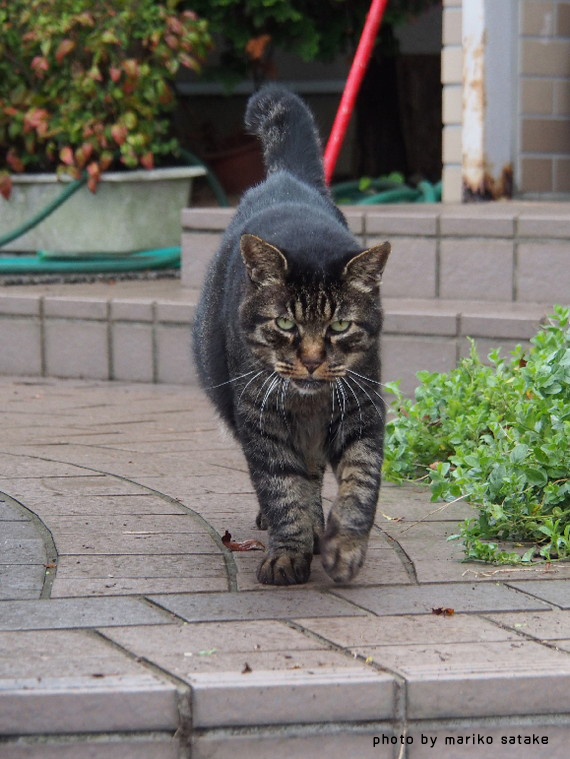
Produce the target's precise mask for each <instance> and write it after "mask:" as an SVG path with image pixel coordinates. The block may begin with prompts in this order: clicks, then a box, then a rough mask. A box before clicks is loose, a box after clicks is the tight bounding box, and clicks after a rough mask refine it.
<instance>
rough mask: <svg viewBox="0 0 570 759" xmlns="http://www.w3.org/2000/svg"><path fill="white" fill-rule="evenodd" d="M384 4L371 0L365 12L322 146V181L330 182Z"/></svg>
mask: <svg viewBox="0 0 570 759" xmlns="http://www.w3.org/2000/svg"><path fill="white" fill-rule="evenodd" d="M387 4H388V0H372V3H371V4H370V10H369V11H368V15H367V16H366V21H365V22H364V29H363V30H362V34H361V36H360V42H359V43H358V48H357V50H356V55H355V56H354V60H353V62H352V66H351V67H350V72H349V74H348V79H347V80H346V85H345V87H344V92H343V93H342V98H341V101H340V105H339V107H338V111H337V113H336V117H335V120H334V124H333V126H332V129H331V133H330V137H329V141H328V142H327V147H326V150H325V156H324V166H325V181H326V183H327V184H330V181H331V178H332V175H333V171H334V167H335V166H336V162H337V159H338V154H339V153H340V149H341V147H342V142H343V140H344V135H345V134H346V129H347V127H348V122H349V121H350V117H351V115H352V111H353V109H354V103H355V101H356V96H357V95H358V90H359V89H360V85H361V83H362V78H363V77H364V73H365V71H366V68H367V66H368V61H369V60H370V56H371V54H372V48H373V47H374V42H375V40H376V35H377V33H378V28H379V26H380V22H381V21H382V16H383V15H384V11H385V10H386V5H387Z"/></svg>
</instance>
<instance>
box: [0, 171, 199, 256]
mask: <svg viewBox="0 0 570 759" xmlns="http://www.w3.org/2000/svg"><path fill="white" fill-rule="evenodd" d="M205 173H206V172H205V170H204V169H203V168H201V167H190V166H184V167H181V168H172V169H154V170H151V171H146V170H137V171H125V172H116V173H106V174H103V177H102V179H101V182H100V183H99V186H98V188H97V192H96V193H95V194H93V193H92V192H90V191H89V190H88V189H87V186H84V187H82V188H81V189H80V190H78V191H77V192H76V193H75V194H74V195H72V196H71V197H70V198H68V200H67V201H66V202H65V203H64V204H63V205H62V206H60V207H59V208H58V209H57V210H56V211H54V212H53V213H52V214H51V215H50V216H49V217H48V218H47V219H45V220H44V221H42V222H41V223H40V224H38V226H37V227H35V228H34V229H32V230H30V231H29V232H27V233H26V234H25V235H23V236H22V237H20V238H18V239H17V240H14V241H13V242H11V243H9V244H8V245H6V246H4V247H3V248H2V249H1V250H2V251H33V252H35V251H37V250H54V251H61V252H65V253H69V252H74V251H78V252H101V253H112V252H117V253H125V252H129V251H135V250H151V249H155V248H167V247H174V246H178V245H180V234H181V230H180V211H181V210H182V208H185V207H186V206H187V205H188V203H189V198H190V191H191V187H192V179H193V178H194V177H198V176H203V175H204V174H205ZM12 179H13V183H14V184H13V190H12V196H11V198H10V200H9V201H6V200H5V199H4V198H0V235H3V234H6V233H7V232H11V231H12V230H14V229H15V228H16V227H18V226H20V225H21V224H23V223H24V222H26V221H28V219H30V217H32V216H33V215H34V214H36V213H37V212H38V211H40V210H41V209H42V208H44V207H45V206H46V205H47V204H48V203H49V202H50V201H52V200H53V199H54V198H56V197H57V196H58V195H59V194H60V193H61V192H62V190H63V189H64V187H65V183H64V182H62V181H58V179H57V178H56V176H55V175H51V174H28V175H25V174H22V175H16V176H13V177H12ZM68 181H69V180H68Z"/></svg>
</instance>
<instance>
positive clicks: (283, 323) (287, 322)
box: [275, 316, 295, 332]
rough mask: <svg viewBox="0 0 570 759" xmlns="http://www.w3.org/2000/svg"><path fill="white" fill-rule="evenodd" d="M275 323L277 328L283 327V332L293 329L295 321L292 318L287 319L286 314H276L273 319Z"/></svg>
mask: <svg viewBox="0 0 570 759" xmlns="http://www.w3.org/2000/svg"><path fill="white" fill-rule="evenodd" d="M275 323H276V324H277V326H278V327H279V329H284V330H285V332H291V330H292V329H295V322H294V321H293V320H292V319H288V318H287V317H286V316H278V317H277V319H275Z"/></svg>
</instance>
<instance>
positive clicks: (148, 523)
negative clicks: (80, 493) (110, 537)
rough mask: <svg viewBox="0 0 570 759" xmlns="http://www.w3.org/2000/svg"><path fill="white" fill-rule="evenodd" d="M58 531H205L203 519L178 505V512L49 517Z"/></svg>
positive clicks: (194, 532)
mask: <svg viewBox="0 0 570 759" xmlns="http://www.w3.org/2000/svg"><path fill="white" fill-rule="evenodd" d="M46 523H47V524H48V525H49V527H50V528H51V529H53V531H54V532H55V533H57V534H58V535H66V534H67V533H70V534H75V533H77V532H79V531H82V532H84V533H86V534H91V533H100V532H103V531H104V532H113V533H115V534H116V535H118V536H128V535H133V534H134V535H143V536H144V535H146V534H147V533H152V534H155V533H160V534H163V535H164V534H169V533H172V534H175V535H176V534H181V533H184V534H186V533H192V534H194V535H196V534H198V533H199V534H207V533H208V529H207V527H206V526H205V525H204V523H203V522H202V521H201V520H199V519H196V518H195V517H194V516H193V515H191V514H188V512H184V511H183V510H182V509H181V513H180V514H169V515H158V516H155V515H154V514H149V515H139V514H137V515H133V516H131V515H128V514H123V515H120V516H112V515H110V514H109V515H105V516H100V515H99V514H94V515H90V516H68V515H66V516H65V517H50V518H49V520H47V522H46Z"/></svg>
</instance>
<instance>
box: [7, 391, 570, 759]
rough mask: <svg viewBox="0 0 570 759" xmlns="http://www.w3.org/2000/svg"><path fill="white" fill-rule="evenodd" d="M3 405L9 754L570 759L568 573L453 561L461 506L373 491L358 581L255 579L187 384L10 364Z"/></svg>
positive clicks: (202, 412) (213, 426) (231, 483)
mask: <svg viewBox="0 0 570 759" xmlns="http://www.w3.org/2000/svg"><path fill="white" fill-rule="evenodd" d="M0 409H1V411H0V417H1V425H2V437H1V438H0V460H1V466H0V599H1V600H0V757H2V759H20V758H21V757H22V758H24V757H25V758H26V759H29V758H32V757H33V759H52V757H56V756H57V757H58V758H63V759H68V758H71V757H73V758H74V759H75V758H76V757H77V758H78V759H85V758H86V757H89V758H90V759H103V757H104V758H105V759H130V757H141V758H142V759H163V758H166V757H168V758H172V759H173V758H174V757H190V756H191V757H193V758H195V759H196V758H198V759H201V758H202V757H204V758H205V757H210V758H211V757H214V758H216V759H219V758H221V757H230V756H231V757H232V759H242V757H243V758H245V757H250V756H251V755H252V754H253V753H255V755H256V756H260V757H269V756H270V757H272V759H281V757H309V758H311V757H316V756H319V757H320V756H327V757H329V758H331V759H336V758H337V757H343V758H344V757H387V758H389V759H423V758H425V757H429V758H430V759H435V758H436V757H437V758H438V759H439V757H445V758H447V757H451V758H453V757H469V758H470V759H478V757H513V758H516V759H521V758H522V759H525V758H526V757H531V756H532V757H533V759H536V758H537V757H549V758H550V759H566V757H567V756H568V745H570V744H569V742H570V714H569V712H568V703H569V698H568V696H569V695H570V596H569V591H568V588H569V587H570V586H569V585H568V582H567V580H568V578H569V577H570V567H568V566H566V565H559V566H550V567H549V566H544V567H540V568H537V569H509V568H495V567H486V566H482V565H478V564H469V563H462V561H461V558H462V553H461V547H460V546H459V545H458V544H457V543H456V542H454V541H453V542H448V541H446V537H447V536H449V535H450V534H452V533H453V532H454V531H455V530H456V525H457V522H458V521H460V520H461V519H463V518H465V517H466V516H469V515H470V514H471V513H472V512H471V509H470V507H468V506H467V505H465V504H459V503H456V504H452V505H447V506H443V507H442V505H441V504H433V503H431V502H430V500H429V495H428V493H427V492H426V491H425V490H422V489H420V488H408V487H407V488H398V487H393V486H390V485H386V486H384V487H383V490H382V494H381V497H380V502H379V507H378V514H377V522H376V526H375V528H374V532H373V535H372V539H371V546H370V551H369V555H368V558H367V563H366V565H365V567H364V569H363V570H362V572H361V574H360V575H359V577H358V578H357V580H356V581H355V582H353V583H352V584H351V585H350V586H337V585H335V584H334V583H332V581H331V580H330V579H329V578H328V577H327V576H326V574H325V573H324V572H323V570H322V568H321V566H320V565H319V560H318V557H316V558H315V561H314V567H313V572H312V576H311V580H310V582H309V583H308V584H307V585H305V586H302V587H293V588H271V587H263V586H260V585H258V584H257V582H256V580H255V567H256V564H257V562H258V560H259V553H258V552H251V553H233V554H232V553H229V552H228V551H227V550H226V549H225V548H224V547H223V545H222V542H221V538H220V535H222V534H223V533H224V531H225V530H229V531H230V532H231V533H232V535H233V536H234V538H235V539H238V540H242V539H246V538H257V539H260V540H261V541H263V540H264V535H263V533H261V532H260V531H258V530H257V529H256V528H255V521H254V519H255V514H256V510H257V509H256V502H255V497H254V494H253V492H252V488H251V485H250V482H249V479H248V475H247V471H246V466H245V463H244V460H243V457H242V455H241V453H240V451H239V449H238V448H237V446H236V445H235V444H234V442H233V441H232V440H231V439H230V438H229V437H228V436H227V435H224V433H223V432H221V431H220V429H219V426H218V423H217V421H216V420H215V418H214V416H213V413H212V411H211V409H210V407H209V406H208V405H207V403H206V401H205V399H204V398H203V396H202V394H201V393H200V391H198V390H197V389H196V388H193V387H190V386H185V387H183V386H168V385H159V386H157V385H141V384H139V385H127V384H119V383H103V382H80V381H62V380H41V379H40V380H38V379H29V380H26V379H22V378H18V379H13V380H12V379H9V378H3V379H0ZM332 497H334V483H333V482H332V480H331V479H330V478H329V479H327V482H326V485H325V498H326V502H328V503H330V500H331V498H332ZM438 607H445V608H453V609H454V610H455V613H454V614H453V615H452V616H443V615H436V614H434V613H433V611H432V610H433V609H435V608H438Z"/></svg>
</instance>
